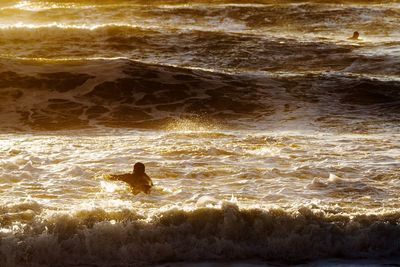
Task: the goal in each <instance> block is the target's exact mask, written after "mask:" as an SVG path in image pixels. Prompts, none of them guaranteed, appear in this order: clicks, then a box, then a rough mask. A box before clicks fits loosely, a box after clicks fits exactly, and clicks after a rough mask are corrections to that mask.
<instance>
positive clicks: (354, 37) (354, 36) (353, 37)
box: [349, 31, 360, 40]
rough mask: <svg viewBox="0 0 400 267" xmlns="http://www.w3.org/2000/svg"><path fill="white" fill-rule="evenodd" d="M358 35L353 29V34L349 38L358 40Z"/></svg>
mask: <svg viewBox="0 0 400 267" xmlns="http://www.w3.org/2000/svg"><path fill="white" fill-rule="evenodd" d="M359 37H360V33H359V32H357V31H355V32H354V33H353V36H352V37H350V38H349V39H351V40H358V38H359Z"/></svg>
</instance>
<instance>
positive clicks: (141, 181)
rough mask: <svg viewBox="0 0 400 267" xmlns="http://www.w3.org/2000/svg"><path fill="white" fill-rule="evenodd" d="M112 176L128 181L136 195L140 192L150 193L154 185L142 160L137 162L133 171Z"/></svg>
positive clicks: (112, 177)
mask: <svg viewBox="0 0 400 267" xmlns="http://www.w3.org/2000/svg"><path fill="white" fill-rule="evenodd" d="M110 178H111V179H112V180H119V181H124V182H126V183H128V184H129V185H130V187H131V189H132V192H133V193H134V194H135V195H136V194H138V193H140V192H143V193H145V194H149V193H150V189H151V187H152V186H153V181H152V180H151V178H150V177H149V176H148V175H147V174H146V173H145V166H144V164H143V163H141V162H137V163H135V165H134V166H133V172H132V173H126V174H116V175H111V176H110Z"/></svg>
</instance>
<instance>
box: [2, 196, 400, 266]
mask: <svg viewBox="0 0 400 267" xmlns="http://www.w3.org/2000/svg"><path fill="white" fill-rule="evenodd" d="M20 208H21V207H20ZM25 208H29V207H25ZM30 214H31V215H30V216H26V215H21V218H20V220H23V221H24V222H25V224H22V225H21V226H20V227H19V228H18V227H17V226H15V225H14V233H13V234H12V233H7V232H6V231H3V232H2V233H0V236H1V240H0V256H1V257H0V264H1V266H6V267H12V266H32V265H33V264H35V266H49V265H52V266H54V265H57V266H72V265H73V266H77V265H79V266H81V265H88V264H92V265H93V264H95V265H100V266H111V265H113V264H115V265H117V266H148V265H149V264H155V263H163V262H171V261H186V262H192V261H196V260H201V261H206V260H245V259H262V260H268V261H278V262H284V263H301V262H305V261H309V260H317V259H327V258H333V257H339V258H353V257H359V258H360V257H363V258H364V257H365V258H369V259H373V258H379V257H389V256H390V257H394V256H400V227H399V220H400V215H399V214H398V213H393V214H384V215H356V216H354V217H348V216H346V215H340V214H336V215H335V214H327V213H325V212H322V211H315V210H314V211H313V210H310V209H308V208H301V209H299V210H297V211H292V212H290V211H284V210H281V209H271V210H258V209H250V210H243V209H242V210H240V209H239V208H238V207H237V206H235V205H234V204H230V203H227V204H224V205H223V206H222V208H221V209H214V208H201V209H197V210H193V211H181V210H171V211H167V212H164V213H160V214H158V215H156V216H154V217H153V218H152V219H151V220H150V221H148V220H144V218H143V217H141V216H140V215H137V214H135V213H134V212H132V211H130V210H121V211H114V212H106V211H104V210H92V211H81V212H77V213H76V214H74V215H56V216H50V217H47V218H45V219H44V218H42V217H41V216H39V214H40V210H38V209H37V207H36V208H35V207H33V210H31V211H30ZM27 217H28V218H27ZM13 221H14V222H15V221H16V218H14V219H13ZM17 221H18V220H17ZM0 223H1V224H2V226H3V227H7V214H5V211H4V210H2V214H1V217H0Z"/></svg>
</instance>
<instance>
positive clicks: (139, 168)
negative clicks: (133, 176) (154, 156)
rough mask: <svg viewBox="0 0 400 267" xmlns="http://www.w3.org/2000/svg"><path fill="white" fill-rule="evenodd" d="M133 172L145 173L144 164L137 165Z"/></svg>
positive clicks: (134, 166) (138, 163)
mask: <svg viewBox="0 0 400 267" xmlns="http://www.w3.org/2000/svg"><path fill="white" fill-rule="evenodd" d="M133 171H134V172H135V173H138V174H141V173H144V171H145V167H144V164H143V163H141V162H137V163H135V165H133Z"/></svg>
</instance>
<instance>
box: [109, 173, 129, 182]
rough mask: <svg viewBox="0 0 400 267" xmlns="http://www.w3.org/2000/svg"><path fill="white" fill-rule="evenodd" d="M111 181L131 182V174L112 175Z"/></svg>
mask: <svg viewBox="0 0 400 267" xmlns="http://www.w3.org/2000/svg"><path fill="white" fill-rule="evenodd" d="M109 179H110V180H114V181H123V182H128V181H129V180H130V174H129V173H125V174H111V175H110V176H109Z"/></svg>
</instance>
